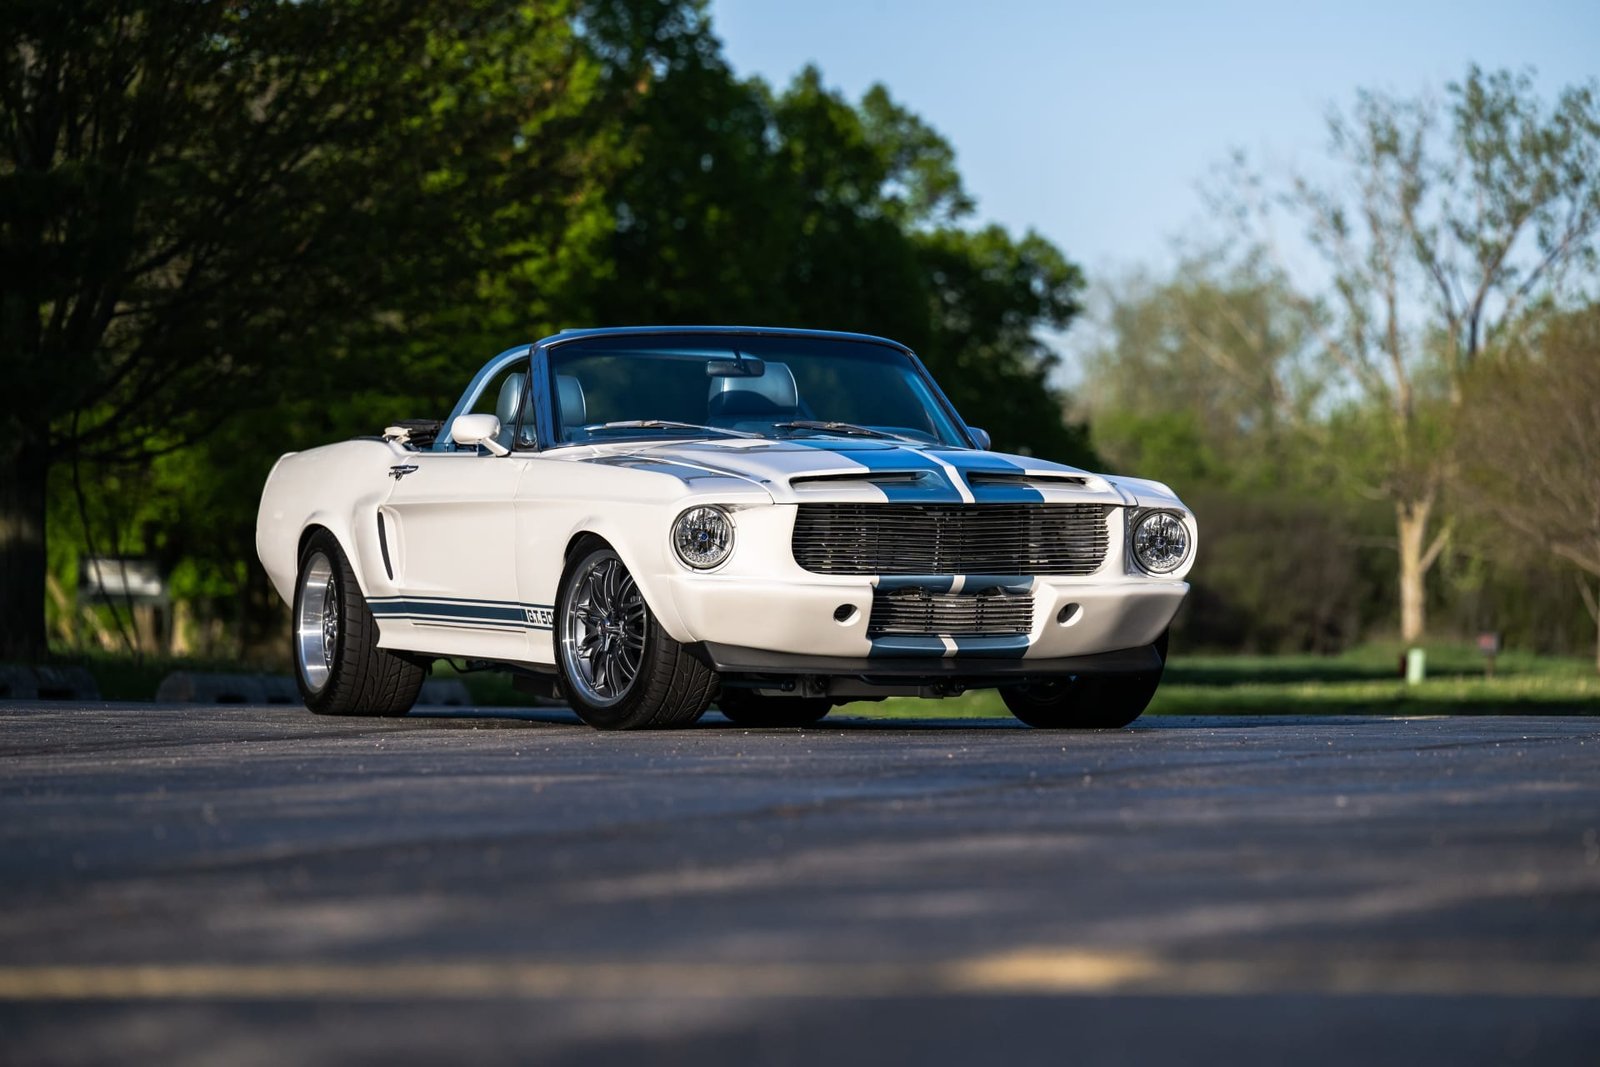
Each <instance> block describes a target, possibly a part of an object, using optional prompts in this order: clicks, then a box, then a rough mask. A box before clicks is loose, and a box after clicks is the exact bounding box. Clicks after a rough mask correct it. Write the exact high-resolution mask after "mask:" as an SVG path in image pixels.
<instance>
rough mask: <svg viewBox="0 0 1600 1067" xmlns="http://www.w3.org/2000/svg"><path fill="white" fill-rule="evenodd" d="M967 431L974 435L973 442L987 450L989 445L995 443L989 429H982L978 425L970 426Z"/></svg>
mask: <svg viewBox="0 0 1600 1067" xmlns="http://www.w3.org/2000/svg"><path fill="white" fill-rule="evenodd" d="M967 433H968V434H970V435H971V436H972V443H973V444H975V445H977V446H978V447H979V448H981V449H983V450H984V451H985V452H987V451H989V446H990V445H992V444H994V440H993V439H992V438H991V437H990V436H989V431H988V430H980V429H978V428H977V427H976V426H968V427H967Z"/></svg>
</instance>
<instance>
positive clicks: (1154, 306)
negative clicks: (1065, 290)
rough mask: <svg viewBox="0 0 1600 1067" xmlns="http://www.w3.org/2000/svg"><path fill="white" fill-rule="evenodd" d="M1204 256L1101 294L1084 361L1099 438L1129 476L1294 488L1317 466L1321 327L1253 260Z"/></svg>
mask: <svg viewBox="0 0 1600 1067" xmlns="http://www.w3.org/2000/svg"><path fill="white" fill-rule="evenodd" d="M1218 262H1219V261H1218V260H1216V259H1214V258H1212V257H1209V256H1207V257H1194V258H1190V259H1187V260H1186V261H1184V262H1183V263H1180V264H1179V266H1178V268H1177V269H1176V270H1175V271H1174V272H1173V274H1172V276H1171V277H1169V278H1164V279H1154V278H1151V277H1149V276H1146V275H1133V276H1131V277H1129V278H1127V279H1125V280H1123V281H1121V282H1119V283H1115V284H1112V285H1109V286H1107V287H1105V288H1104V290H1103V292H1102V296H1103V304H1104V311H1103V313H1102V315H1101V319H1102V322H1101V334H1100V338H1099V340H1098V343H1096V344H1094V345H1091V346H1090V347H1089V348H1088V349H1087V351H1086V352H1085V356H1084V363H1083V369H1084V387H1083V401H1084V403H1085V404H1086V405H1087V406H1088V408H1089V411H1090V413H1091V416H1092V419H1093V422H1094V425H1095V434H1094V437H1095V443H1096V446H1097V447H1098V448H1100V449H1101V450H1102V451H1103V452H1104V453H1105V454H1106V455H1107V456H1108V457H1109V458H1111V459H1112V460H1113V461H1114V462H1116V463H1117V464H1118V465H1119V466H1120V467H1121V468H1122V469H1126V470H1149V471H1152V472H1154V476H1157V477H1163V478H1166V477H1171V478H1174V479H1180V478H1196V479H1203V480H1205V481H1207V482H1209V483H1211V484H1214V485H1220V486H1229V487H1233V488H1274V489H1291V488H1293V487H1294V486H1295V485H1296V484H1297V483H1301V482H1304V481H1306V480H1307V479H1308V477H1310V476H1311V475H1312V474H1313V473H1314V472H1315V471H1316V468H1317V467H1318V466H1319V463H1318V453H1319V450H1320V448H1321V446H1322V444H1323V435H1322V432H1321V427H1320V426H1319V424H1318V420H1317V413H1318V408H1319V404H1320V403H1321V401H1322V399H1323V398H1322V392H1321V383H1320V381H1319V380H1318V378H1317V376H1316V375H1315V374H1314V373H1313V371H1312V367H1311V357H1312V354H1313V352H1314V346H1315V341H1316V329H1317V323H1316V320H1315V318H1314V317H1313V315H1311V314H1310V313H1309V310H1308V309H1307V307H1306V305H1305V302H1304V300H1303V299H1302V298H1301V297H1300V296H1299V295H1298V294H1297V293H1295V292H1294V291H1293V289H1291V288H1290V286H1289V283H1288V280H1287V279H1286V278H1285V277H1284V276H1283V275H1282V274H1281V273H1280V272H1277V271H1275V270H1272V269H1271V268H1270V267H1268V266H1267V265H1266V263H1265V261H1264V259H1263V257H1261V256H1260V255H1251V256H1247V257H1245V258H1244V259H1243V260H1242V261H1241V262H1238V263H1235V264H1233V265H1231V266H1218V265H1216V264H1217V263H1218Z"/></svg>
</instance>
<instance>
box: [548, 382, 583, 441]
mask: <svg viewBox="0 0 1600 1067" xmlns="http://www.w3.org/2000/svg"><path fill="white" fill-rule="evenodd" d="M556 402H557V403H558V404H559V405H560V407H561V430H562V434H563V436H566V435H568V434H571V432H572V431H573V430H576V429H577V428H578V427H580V426H582V425H583V424H584V423H586V422H588V421H589V405H588V404H587V403H586V402H585V401H584V399H583V383H582V382H580V381H578V379H576V378H574V377H573V376H572V375H570V374H558V375H556Z"/></svg>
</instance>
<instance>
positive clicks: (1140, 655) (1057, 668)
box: [689, 642, 1162, 687]
mask: <svg viewBox="0 0 1600 1067" xmlns="http://www.w3.org/2000/svg"><path fill="white" fill-rule="evenodd" d="M689 651H690V654H691V655H694V656H696V657H698V658H699V659H700V660H701V662H703V663H705V664H706V665H707V666H708V667H711V668H712V669H713V670H715V671H717V672H719V673H721V674H737V675H757V676H763V677H784V678H789V677H819V678H821V677H826V678H839V677H851V678H860V679H862V680H864V681H868V682H879V683H882V684H889V683H905V682H914V683H918V684H934V685H937V684H950V683H955V684H958V685H961V686H973V687H977V686H982V685H984V684H988V685H994V684H998V683H1000V682H1004V681H1008V680H1022V679H1024V678H1028V679H1032V678H1038V677H1041V676H1050V675H1077V674H1137V673H1142V672H1147V671H1158V670H1160V669H1161V667H1162V659H1161V654H1160V653H1159V652H1157V651H1156V649H1155V647H1154V646H1153V645H1145V646H1143V647H1142V648H1123V649H1117V650H1114V651H1111V652H1099V653H1095V654H1093V655H1087V656H1060V657H1056V658H1054V659H998V658H992V657H986V656H982V655H974V656H956V657H949V658H946V657H943V656H940V657H931V656H899V657H886V658H882V659H849V658H844V657H835V656H803V655H796V654H794V653H792V652H767V651H764V650H762V649H755V648H737V647H734V646H732V645H719V644H715V643H711V642H705V643H701V644H697V645H690V646H689Z"/></svg>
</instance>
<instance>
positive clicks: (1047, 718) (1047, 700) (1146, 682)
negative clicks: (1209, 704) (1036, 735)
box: [1000, 633, 1167, 730]
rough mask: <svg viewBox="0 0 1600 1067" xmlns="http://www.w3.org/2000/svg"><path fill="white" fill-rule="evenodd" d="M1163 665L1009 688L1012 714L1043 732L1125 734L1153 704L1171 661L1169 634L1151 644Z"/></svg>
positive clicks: (1005, 692)
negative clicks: (1130, 671)
mask: <svg viewBox="0 0 1600 1067" xmlns="http://www.w3.org/2000/svg"><path fill="white" fill-rule="evenodd" d="M1151 647H1153V648H1154V649H1155V650H1156V654H1157V655H1159V656H1160V657H1161V666H1159V667H1157V668H1156V669H1155V670H1153V671H1139V672H1138V673H1135V674H1101V675H1077V676H1074V677H1070V678H1064V679H1061V680H1060V681H1055V680H1052V681H1048V682H1031V683H1029V684H1027V685H1013V686H1005V687H1003V688H1001V690H1000V699H1001V700H1004V701H1005V702H1006V707H1007V708H1009V709H1011V714H1013V715H1015V716H1016V717H1017V718H1018V719H1021V720H1022V721H1023V722H1025V723H1027V724H1028V725H1029V726H1032V727H1034V728H1035V729H1039V730H1120V729H1122V727H1124V726H1127V725H1128V724H1129V723H1131V722H1133V720H1135V719H1137V718H1138V717H1139V716H1140V715H1142V714H1144V709H1145V708H1147V707H1149V706H1150V701H1151V699H1152V698H1153V697H1154V696H1155V695H1156V689H1157V688H1158V687H1159V686H1160V685H1161V675H1162V673H1163V671H1165V669H1166V663H1167V635H1166V634H1165V633H1163V634H1162V635H1161V636H1160V637H1158V638H1156V642H1155V644H1154V645H1152V646H1151Z"/></svg>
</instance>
